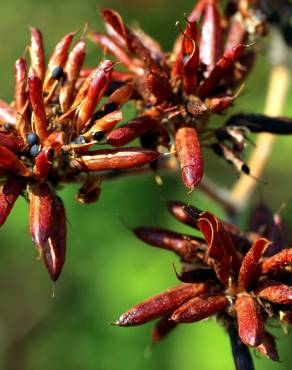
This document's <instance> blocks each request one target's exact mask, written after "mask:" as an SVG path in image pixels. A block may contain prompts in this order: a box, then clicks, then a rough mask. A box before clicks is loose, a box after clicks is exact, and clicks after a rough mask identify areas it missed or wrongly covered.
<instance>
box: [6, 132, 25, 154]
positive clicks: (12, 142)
mask: <svg viewBox="0 0 292 370" xmlns="http://www.w3.org/2000/svg"><path fill="white" fill-rule="evenodd" d="M0 145H1V146H5V148H7V149H9V150H11V151H12V152H14V153H18V152H20V151H21V150H23V149H24V148H25V143H24V141H23V139H22V138H21V137H20V136H16V135H13V134H9V133H4V132H0Z"/></svg>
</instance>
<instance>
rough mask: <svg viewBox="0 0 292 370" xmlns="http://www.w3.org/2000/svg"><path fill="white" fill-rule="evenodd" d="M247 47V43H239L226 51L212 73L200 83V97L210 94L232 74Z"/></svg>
mask: <svg viewBox="0 0 292 370" xmlns="http://www.w3.org/2000/svg"><path fill="white" fill-rule="evenodd" d="M245 48H246V46H245V45H242V44H238V45H236V46H234V47H233V48H232V49H230V50H227V51H225V53H224V54H223V56H222V57H221V58H220V59H219V60H218V62H217V63H216V65H215V67H214V68H213V69H212V70H211V72H210V75H209V76H208V77H207V78H206V79H205V80H203V82H202V84H201V85H200V87H199V91H198V94H199V96H200V97H205V96H207V95H209V94H210V93H211V92H212V91H213V90H214V89H216V88H217V87H218V85H219V83H220V82H221V80H222V79H223V78H224V77H226V76H228V74H230V72H231V68H232V66H233V65H234V63H235V62H236V61H237V60H238V58H239V57H240V56H241V54H242V52H243V50H244V49H245Z"/></svg>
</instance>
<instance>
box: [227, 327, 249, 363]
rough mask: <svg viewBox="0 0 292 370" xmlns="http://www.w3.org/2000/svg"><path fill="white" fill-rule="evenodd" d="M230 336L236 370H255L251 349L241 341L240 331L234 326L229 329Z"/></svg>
mask: <svg viewBox="0 0 292 370" xmlns="http://www.w3.org/2000/svg"><path fill="white" fill-rule="evenodd" d="M228 334H229V338H230V343H231V349H232V354H233V359H234V362H235V367H236V370H254V366H253V362H252V357H251V354H250V352H249V349H248V347H247V346H246V345H245V344H243V343H242V341H241V340H240V338H239V336H238V331H237V330H236V328H235V326H234V325H233V324H231V325H230V326H229V327H228Z"/></svg>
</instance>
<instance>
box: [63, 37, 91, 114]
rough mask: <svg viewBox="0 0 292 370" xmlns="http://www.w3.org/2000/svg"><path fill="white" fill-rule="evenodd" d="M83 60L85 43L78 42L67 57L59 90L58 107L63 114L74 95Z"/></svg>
mask: <svg viewBox="0 0 292 370" xmlns="http://www.w3.org/2000/svg"><path fill="white" fill-rule="evenodd" d="M84 59H85V42H84V41H83V40H79V41H78V42H77V43H76V45H75V46H74V48H73V49H72V51H71V52H70V54H69V56H68V60H67V62H66V65H65V68H64V79H63V82H62V86H61V89H60V95H59V99H60V105H61V109H62V112H63V113H65V112H66V111H67V110H68V109H69V108H70V106H71V104H72V101H73V95H74V88H75V83H76V81H77V78H78V76H79V73H80V71H81V68H82V65H83V62H84Z"/></svg>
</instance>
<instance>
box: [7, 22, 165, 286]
mask: <svg viewBox="0 0 292 370" xmlns="http://www.w3.org/2000/svg"><path fill="white" fill-rule="evenodd" d="M30 31H31V42H30V45H29V47H28V50H29V55H30V65H28V64H27V63H28V61H27V60H26V59H25V58H23V57H21V58H19V59H18V60H17V61H16V62H15V66H14V76H15V89H14V91H15V96H14V102H12V104H10V105H9V104H7V103H5V102H4V101H2V100H0V176H1V187H0V225H3V224H4V222H5V220H6V218H7V217H8V215H9V213H10V212H11V209H12V208H13V205H14V203H15V201H16V200H17V198H18V197H19V196H20V195H23V196H24V197H25V198H26V199H27V201H28V203H29V220H30V234H31V238H32V240H33V242H34V243H35V245H36V248H37V250H38V252H39V254H40V255H41V256H43V258H44V262H45V265H46V267H47V269H48V272H49V274H50V276H51V278H52V280H54V281H55V280H57V278H58V277H59V275H60V273H61V270H62V267H63V265H64V262H65V252H66V234H67V231H66V230H67V225H66V223H67V220H66V214H65V208H64V205H63V202H62V200H61V198H59V197H58V195H57V189H58V188H59V187H60V185H62V184H63V183H67V182H80V183H81V189H80V191H79V193H78V195H77V197H76V200H77V201H78V202H79V203H81V204H88V203H92V202H94V201H96V200H97V199H98V197H99V194H100V184H101V175H102V174H103V173H104V171H116V170H123V169H136V168H137V167H141V166H144V165H148V164H149V163H150V162H151V161H153V160H156V159H157V158H158V157H159V153H158V152H157V151H156V150H155V149H147V148H144V147H142V146H141V147H139V146H136V147H132V148H128V149H125V148H121V149H120V148H116V147H115V148H108V149H106V150H101V149H99V144H100V142H101V140H102V139H103V137H104V136H105V135H106V134H109V132H110V131H111V130H112V129H113V127H114V126H115V125H116V124H117V123H118V122H120V121H122V120H123V114H122V111H121V108H122V106H123V105H124V104H125V103H127V102H128V100H129V99H130V97H131V95H132V93H133V84H132V83H131V82H128V83H126V84H125V85H123V86H118V85H117V84H116V83H115V80H114V77H113V74H114V65H115V63H114V62H113V61H111V60H108V59H105V60H101V61H100V63H99V64H98V65H97V66H96V67H94V68H92V70H91V72H90V74H89V75H88V76H86V77H85V76H84V73H83V71H82V67H83V64H84V61H85V57H86V48H85V41H84V38H83V37H82V38H80V39H79V40H77V41H76V42H75V45H73V47H71V45H72V44H73V40H74V37H76V35H75V33H73V32H70V33H68V34H67V35H65V36H64V37H63V38H62V39H61V40H60V41H59V43H58V44H57V45H56V47H55V49H54V51H53V52H52V54H51V56H50V57H49V60H48V64H47V67H46V63H45V54H44V45H43V41H42V35H41V32H40V31H39V30H38V29H36V28H30ZM27 59H28V58H27ZM102 98H104V103H102V104H101V103H100V102H101V99H102ZM92 148H94V150H91V149H92Z"/></svg>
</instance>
